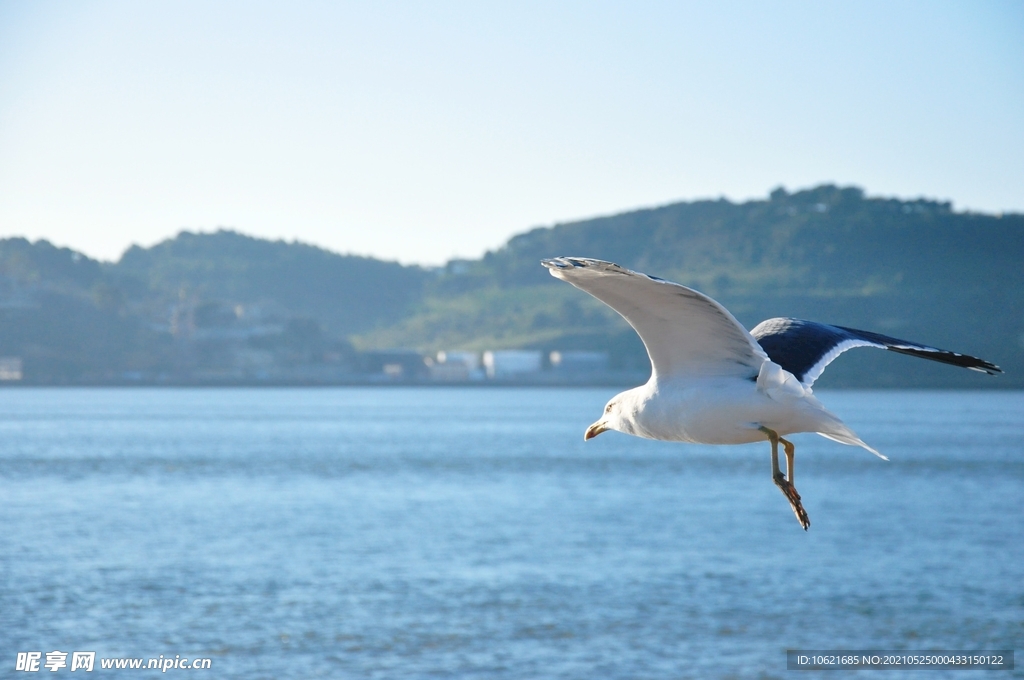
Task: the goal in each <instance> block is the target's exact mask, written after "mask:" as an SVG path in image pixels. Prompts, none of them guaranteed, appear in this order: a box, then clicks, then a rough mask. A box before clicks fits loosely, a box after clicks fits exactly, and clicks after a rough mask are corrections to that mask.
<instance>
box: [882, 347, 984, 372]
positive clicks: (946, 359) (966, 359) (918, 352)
mask: <svg viewBox="0 0 1024 680" xmlns="http://www.w3.org/2000/svg"><path fill="white" fill-rule="evenodd" d="M886 349H888V350H889V351H891V352H899V353H900V354H909V355H910V356H912V357H920V358H922V359H930V360H932V361H938V362H940V363H943V364H950V365H951V366H960V367H961V368H969V369H971V370H972V371H978V372H979V373H987V374H988V375H998V374H1000V373H1002V372H1003V369H1001V368H999V367H998V366H996V365H995V364H993V363H992V362H990V361H985V360H984V359H979V358H978V357H972V356H970V355H968V354H958V353H957V352H949V351H946V350H925V349H916V348H914V347H893V346H888V347H886Z"/></svg>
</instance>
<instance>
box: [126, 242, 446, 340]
mask: <svg viewBox="0 0 1024 680" xmlns="http://www.w3.org/2000/svg"><path fill="white" fill-rule="evenodd" d="M107 272H108V273H109V274H110V275H111V278H112V279H114V280H117V281H119V282H121V284H122V285H127V286H133V285H134V286H136V287H139V286H141V289H140V292H142V290H144V291H145V292H144V293H143V294H144V295H146V296H149V297H150V299H153V300H160V301H163V302H164V303H176V302H178V301H179V300H180V299H182V298H190V297H194V298H196V299H199V300H202V301H204V302H224V303H226V304H230V305H231V306H234V305H237V304H248V305H256V304H258V305H263V306H265V307H267V308H270V309H274V310H279V311H280V313H282V314H285V315H287V316H305V317H310V318H313V319H316V320H317V321H318V322H319V323H320V324H322V325H323V327H324V329H325V330H326V331H328V332H329V333H332V334H336V335H342V336H345V335H349V334H351V333H355V332H358V331H365V330H367V329H369V328H373V327H374V326H375V325H378V324H381V323H385V322H387V323H393V322H394V321H395V320H396V319H398V318H401V317H403V316H405V315H406V314H408V313H409V312H411V311H412V310H413V308H414V306H415V305H416V304H418V303H419V302H420V301H421V299H422V296H423V288H424V284H425V283H426V281H427V279H428V278H429V277H430V275H429V274H428V273H427V272H426V271H425V270H423V269H421V268H419V267H404V266H402V265H400V264H398V263H395V262H384V261H381V260H376V259H373V258H369V257H357V256H354V255H338V254H337V253H332V252H330V251H327V250H323V249H321V248H317V247H315V246H310V245H306V244H304V243H286V242H284V241H266V240H261V239H256V238H252V237H250V236H244V235H242V234H238V233H236V232H232V231H218V232H216V233H214V234H192V233H189V232H182V233H180V234H178V236H177V237H175V238H173V239H169V240H167V241H164V242H162V243H158V244H157V245H155V246H153V247H152V248H140V247H138V246H133V247H132V248H130V249H128V250H127V251H126V252H125V253H124V255H123V256H122V257H121V259H120V261H118V262H117V263H116V264H114V265H112V266H109V267H108V268H107Z"/></svg>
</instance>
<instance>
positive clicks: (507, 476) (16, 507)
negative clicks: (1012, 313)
mask: <svg viewBox="0 0 1024 680" xmlns="http://www.w3.org/2000/svg"><path fill="white" fill-rule="evenodd" d="M613 391H614V390H608V389H511V388H510V389H472V388H452V389H442V388H393V389H391V388H339V389H237V390H230V389H205V390H204V389H197V390H191V389H165V390H159V389H153V390H143V389H109V390H107V389H80V390H76V389H10V390H3V391H0V442H2V443H0V526H2V527H3V542H2V547H0V667H7V668H10V669H13V668H14V658H15V653H16V652H17V651H29V650H37V651H44V652H45V651H52V650H62V651H73V650H94V651H96V652H97V656H98V657H114V656H125V657H155V656H157V655H160V654H163V655H165V656H174V655H175V654H179V655H181V656H188V657H211V658H212V659H213V670H212V671H207V672H206V674H207V675H209V677H238V678H306V677H332V678H429V677H437V678H447V677H459V678H540V677H543V678H679V677H723V678H725V677H788V676H791V675H792V673H793V672H792V671H790V672H787V671H786V670H785V662H786V658H785V650H786V649H787V648H815V649H823V648H846V649H867V648H886V649H891V648H905V649H939V648H947V649H978V648H987V649H1006V648H1017V649H1021V647H1022V646H1021V644H1020V643H1021V641H1022V640H1024V586H1022V580H1024V540H1022V539H1024V513H1022V510H1024V451H1022V442H1024V393H1020V392H986V393H980V392H979V393H971V392H832V393H824V394H822V395H819V396H821V398H822V400H823V401H824V402H825V403H826V404H827V405H828V406H830V407H831V408H832V409H833V410H834V411H836V412H837V413H838V414H839V415H840V416H842V417H843V418H844V419H845V420H846V421H847V422H848V423H849V424H850V425H851V426H852V427H853V428H854V429H855V430H856V431H857V432H858V434H860V435H861V437H862V438H863V439H864V440H865V441H867V442H868V443H870V444H871V445H872V446H874V447H875V448H877V449H879V450H880V451H882V452H883V453H885V454H886V455H888V456H889V457H890V458H891V462H888V463H887V462H884V461H881V460H879V459H877V458H875V457H874V456H872V455H871V454H869V453H867V452H865V451H863V450H859V449H854V448H851V447H846V446H842V445H839V444H836V443H833V442H829V441H827V440H825V439H822V438H820V437H817V436H814V435H798V436H796V437H794V441H795V442H796V444H797V461H798V462H797V467H798V475H797V487H798V489H799V490H800V493H801V494H802V495H803V498H804V501H805V506H806V508H807V511H808V513H809V515H810V518H811V529H810V531H809V532H806V533H805V532H804V531H802V530H800V528H799V525H798V524H797V522H796V520H795V518H794V517H793V515H792V512H791V511H790V509H789V507H788V504H787V503H786V501H785V499H784V498H783V497H782V494H780V493H779V491H778V490H777V489H776V488H775V487H774V485H773V484H772V482H771V479H770V474H769V471H770V468H769V458H768V445H767V443H765V444H763V445H756V444H755V445H746V446H735V447H703V446H692V445H680V444H667V443H661V442H650V441H644V440H639V439H634V438H630V437H626V436H624V435H620V434H618V433H608V434H605V435H602V436H601V437H598V438H597V439H595V440H592V441H590V442H587V443H584V442H583V441H582V434H583V430H584V429H585V428H586V426H587V425H588V424H589V423H591V422H592V421H593V420H595V419H596V418H597V417H598V416H599V415H600V413H601V409H602V408H603V406H604V403H605V401H606V400H607V399H608V397H609V396H611V393H612V392H613ZM1019 667H1020V664H1018V668H1019ZM43 672H47V671H45V670H44V671H43ZM60 672H61V673H67V672H68V670H67V669H63V670H62V671H60ZM169 672H170V673H171V674H172V675H174V674H175V672H174V671H169ZM124 673H125V671H121V672H119V673H118V672H109V673H107V675H110V676H111V677H118V676H120V675H123V674H124ZM143 673H146V674H147V675H152V674H153V671H149V672H148V673H147V672H143ZM177 673H178V674H181V673H185V674H186V675H188V674H190V673H188V672H185V671H177ZM211 673H212V674H211ZM1014 673H1015V674H1016V675H1018V676H1020V675H1021V671H1019V670H1018V671H1014ZM977 674H978V672H974V673H973V674H970V675H971V677H977ZM982 674H983V675H985V677H989V675H988V674H987V673H982ZM103 675H104V674H103V673H102V672H100V671H99V670H97V671H96V675H95V676H94V677H97V676H98V677H102V676H103ZM800 675H801V677H809V676H812V675H813V674H808V673H803V674H800ZM832 675H834V674H832ZM925 675H927V676H928V677H946V676H950V677H959V676H962V675H963V673H961V674H959V675H958V674H953V673H945V674H943V673H941V672H940V673H935V672H925ZM1006 675H1007V673H1000V674H999V676H1000V677H1005V676H1006ZM71 677H74V676H71ZM829 677H832V676H831V675H830V676H829ZM872 677H878V678H881V677H886V674H884V673H880V672H872ZM993 677H995V676H993Z"/></svg>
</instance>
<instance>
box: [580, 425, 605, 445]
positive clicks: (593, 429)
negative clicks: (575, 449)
mask: <svg viewBox="0 0 1024 680" xmlns="http://www.w3.org/2000/svg"><path fill="white" fill-rule="evenodd" d="M607 430H608V428H607V427H605V426H604V423H602V422H601V421H600V420H599V421H597V422H596V423H594V424H593V425H591V426H590V427H588V428H587V431H586V432H584V433H583V441H587V440H588V439H593V438H594V437H596V436H597V435H599V434H601V433H602V432H606V431H607Z"/></svg>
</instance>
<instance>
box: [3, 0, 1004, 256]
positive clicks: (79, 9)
mask: <svg viewBox="0 0 1024 680" xmlns="http://www.w3.org/2000/svg"><path fill="white" fill-rule="evenodd" d="M821 182H838V183H842V184H857V185H859V186H862V187H864V188H865V189H866V190H867V191H868V193H869V194H872V195H895V196H901V197H917V196H926V197H931V198H937V199H942V200H952V201H953V202H954V205H955V207H956V208H957V209H973V210H983V211H987V212H998V211H1011V210H1012V211H1024V3H1021V2H978V1H974V2H935V1H930V2H889V1H887V2H867V1H858V2H775V3H771V2H739V3H729V2H708V3H685V2H661V3H659V2H652V3H643V2H628V3H627V2H621V3H598V2H562V3H552V2H537V3H530V2H522V1H517V2H507V3H497V2H463V3H459V2H422V3H405V2H365V3H333V2H331V3H328V2H315V3H314V2H277V3H258V2H237V3H235V2H211V1H209V0H206V1H203V2H160V1H147V2H46V3H42V2H0V236H11V235H23V236H28V237H30V238H33V239H35V238H47V239H49V240H51V241H53V242H55V243H58V244H60V245H69V246H71V247H74V248H76V249H79V250H82V251H84V252H85V253H87V254H89V255H92V256H95V257H100V258H104V259H115V258H117V257H118V256H119V255H120V253H121V252H122V251H123V250H124V249H125V248H126V247H127V246H128V245H129V244H131V243H140V244H143V245H149V244H152V243H155V242H156V241H159V240H161V239H163V238H166V237H168V236H171V235H173V234H175V233H177V232H178V231H180V230H181V229H190V230H193V231H195V230H201V231H209V230H213V229H216V228H218V227H230V228H234V229H238V230H239V231H242V232H245V233H249V234H253V235H258V236H265V237H273V238H286V239H289V240H290V239H300V240H302V241H306V242H311V243H315V244H318V245H323V246H326V247H329V248H331V249H333V250H337V251H342V252H354V253H360V254H370V255H375V256H379V257H386V258H393V259H400V260H401V261H403V262H419V263H428V264H433V263H440V262H443V261H444V260H446V259H448V258H450V257H453V256H478V255H480V254H481V253H482V252H483V251H484V250H485V249H487V248H494V247H497V246H499V245H500V244H501V243H502V242H503V241H504V240H505V239H506V238H507V237H508V236H510V235H512V234H514V233H518V232H521V231H524V230H526V229H528V228H530V227H533V226H537V225H545V224H551V223H553V222H556V221H565V220H570V219H576V218H583V217H588V216H593V215H598V214H607V213H612V212H618V211H622V210H626V209H629V208H635V207H641V206H650V205H658V204H663V203H668V202H671V201H676V200H680V199H693V198H701V197H717V196H723V195H724V196H726V197H729V198H732V199H737V200H739V199H746V198H751V197H763V196H765V195H766V194H767V192H768V191H769V190H770V189H772V188H774V187H776V186H779V185H784V186H786V187H787V188H789V189H796V188H803V187H808V186H811V185H815V184H818V183H821ZM558 254H559V253H552V255H558ZM576 254H582V255H585V254H586V253H576Z"/></svg>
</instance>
